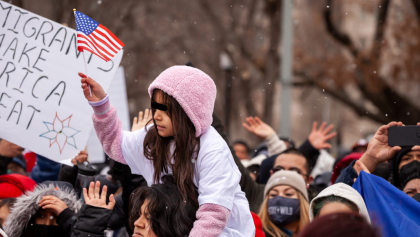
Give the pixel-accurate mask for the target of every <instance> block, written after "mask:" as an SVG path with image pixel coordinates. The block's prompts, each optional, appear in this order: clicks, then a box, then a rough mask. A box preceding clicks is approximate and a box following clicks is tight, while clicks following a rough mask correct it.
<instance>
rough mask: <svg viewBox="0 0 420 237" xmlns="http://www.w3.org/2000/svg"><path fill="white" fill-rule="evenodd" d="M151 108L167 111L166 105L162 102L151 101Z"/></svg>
mask: <svg viewBox="0 0 420 237" xmlns="http://www.w3.org/2000/svg"><path fill="white" fill-rule="evenodd" d="M152 108H153V109H158V110H160V111H167V110H168V106H166V105H163V104H159V103H156V102H152Z"/></svg>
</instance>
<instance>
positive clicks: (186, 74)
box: [149, 66, 216, 137]
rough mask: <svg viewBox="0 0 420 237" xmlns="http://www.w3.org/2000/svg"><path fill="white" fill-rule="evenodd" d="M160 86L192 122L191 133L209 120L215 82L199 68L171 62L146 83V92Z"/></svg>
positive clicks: (202, 129)
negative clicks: (147, 89) (148, 84)
mask: <svg viewBox="0 0 420 237" xmlns="http://www.w3.org/2000/svg"><path fill="white" fill-rule="evenodd" d="M154 89H160V90H162V91H164V92H165V93H167V94H168V95H170V96H172V97H174V98H175V99H176V100H177V101H178V103H179V104H180V105H181V107H182V108H183V109H184V111H185V113H186V114H187V115H188V117H189V118H190V119H191V122H192V123H193V124H194V126H195V130H196V133H195V137H199V136H201V135H202V134H203V133H205V132H206V131H207V130H208V129H209V127H210V125H211V123H212V122H213V118H212V113H213V109H214V102H215V100H216V85H215V84H214V81H213V79H211V77H210V76H209V75H207V74H206V73H204V72H203V71H201V70H199V69H197V68H193V67H189V66H173V67H170V68H168V69H166V70H165V71H163V72H162V73H161V74H160V75H159V76H158V77H157V78H156V79H155V80H154V81H153V82H152V84H150V86H149V95H150V97H152V95H153V90H154Z"/></svg>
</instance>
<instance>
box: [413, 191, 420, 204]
mask: <svg viewBox="0 0 420 237" xmlns="http://www.w3.org/2000/svg"><path fill="white" fill-rule="evenodd" d="M412 198H414V200H416V201H417V202H420V193H416V195H414V196H412Z"/></svg>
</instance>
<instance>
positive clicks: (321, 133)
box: [308, 122, 337, 150]
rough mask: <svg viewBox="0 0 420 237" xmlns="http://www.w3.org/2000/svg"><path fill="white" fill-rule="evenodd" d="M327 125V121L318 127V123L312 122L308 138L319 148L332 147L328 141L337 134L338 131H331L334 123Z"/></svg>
mask: <svg viewBox="0 0 420 237" xmlns="http://www.w3.org/2000/svg"><path fill="white" fill-rule="evenodd" d="M326 126H327V122H323V123H322V124H321V126H319V129H318V128H317V127H318V123H317V122H313V123H312V131H311V133H310V134H309V136H308V140H309V142H310V143H311V145H312V146H313V147H314V148H315V149H317V150H321V149H327V148H331V144H329V143H327V142H328V141H329V140H331V139H332V138H333V137H335V136H337V132H332V133H330V132H331V130H332V129H333V128H334V125H332V124H330V125H328V126H327V127H326Z"/></svg>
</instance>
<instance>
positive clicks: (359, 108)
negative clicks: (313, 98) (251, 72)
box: [292, 72, 389, 124]
mask: <svg viewBox="0 0 420 237" xmlns="http://www.w3.org/2000/svg"><path fill="white" fill-rule="evenodd" d="M294 75H295V76H298V77H300V78H302V79H303V81H301V82H295V83H293V84H292V85H294V86H315V87H318V88H319V89H323V90H324V91H325V92H326V93H328V94H329V95H331V96H333V97H334V98H336V99H337V100H339V101H341V102H342V103H343V104H345V105H347V106H349V107H350V108H351V109H352V110H353V111H354V112H355V113H356V114H357V115H359V116H361V117H368V118H370V119H372V120H374V121H376V122H379V123H383V124H386V123H388V122H389V120H388V119H386V117H384V116H380V115H378V114H374V113H370V112H368V110H367V109H366V108H365V107H364V106H363V105H362V104H357V103H355V102H353V101H352V100H351V99H350V97H349V96H347V94H346V92H345V91H343V90H337V89H331V88H329V87H328V86H324V85H323V84H321V83H319V82H318V81H317V80H315V79H313V78H311V77H309V76H308V75H307V74H306V73H303V72H295V73H294Z"/></svg>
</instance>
